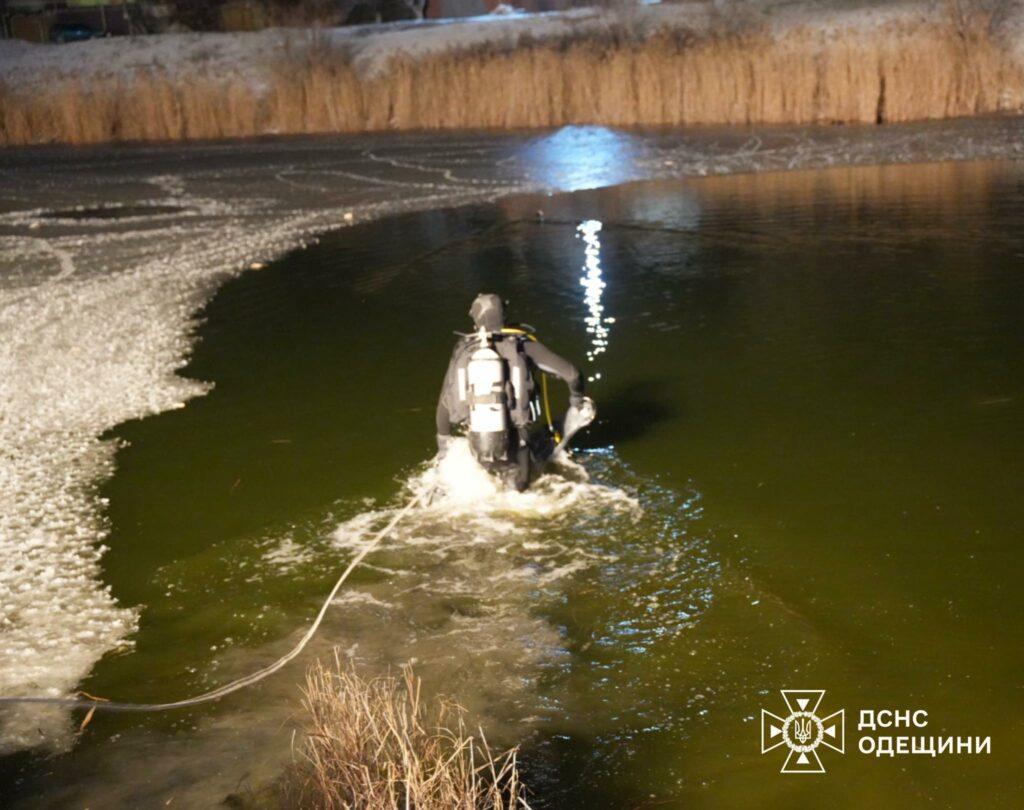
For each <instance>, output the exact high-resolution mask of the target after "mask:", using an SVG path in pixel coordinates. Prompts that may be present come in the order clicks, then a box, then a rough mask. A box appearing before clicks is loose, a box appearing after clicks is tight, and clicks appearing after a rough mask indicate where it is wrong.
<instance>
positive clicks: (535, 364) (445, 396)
mask: <svg viewBox="0 0 1024 810" xmlns="http://www.w3.org/2000/svg"><path fill="white" fill-rule="evenodd" d="M519 345H520V351H521V352H522V354H524V355H525V356H526V360H527V368H528V369H529V374H530V377H531V379H532V380H534V381H535V380H536V378H537V371H538V370H539V371H543V372H545V373H547V374H551V375H553V376H555V377H558V378H559V379H560V380H562V381H564V382H565V383H566V385H568V386H569V401H570V403H571V404H572V405H574V406H577V407H578V406H579V405H580V403H582V402H583V393H584V384H583V375H582V374H580V371H579V369H578V368H576V366H574V365H573V364H572V363H570V362H569V361H568V360H566V359H565V358H564V357H560V356H559V355H557V354H555V353H554V352H553V351H551V349H549V348H548V347H547V346H545V345H544V344H543V343H539V342H538V341H535V340H527V339H520V340H519ZM458 354H459V353H458V351H456V353H455V354H454V355H453V356H452V360H451V362H450V363H449V366H448V373H447V374H446V375H445V385H444V386H443V387H442V389H441V396H440V398H439V399H438V401H437V417H436V421H437V435H438V436H439V437H445V436H450V435H451V432H452V425H453V424H464V423H465V422H466V419H465V418H464V417H463V418H457V419H455V420H454V421H453V418H452V413H453V411H455V410H456V407H455V404H454V403H453V401H452V396H453V393H452V385H451V381H452V380H453V379H454V376H455V366H456V365H457V363H458V362H459V359H458ZM531 389H536V384H535V383H534V384H532V385H531ZM533 424H535V423H532V424H523V425H519V426H516V427H515V428H513V437H512V439H513V441H512V442H511V443H510V453H509V455H510V456H511V458H509V459H508V461H507V462H505V466H506V467H512V468H513V469H511V470H509V472H511V473H512V483H513V485H514V486H515V488H516V489H518V490H520V491H521V490H523V489H526V487H527V486H528V485H529V483H530V479H531V477H532V474H533V473H534V472H535V471H536V470H538V469H539V467H540V466H541V465H542V464H543V463H544V462H545V461H547V459H548V457H549V456H550V455H551V452H552V450H553V449H554V445H553V443H552V441H551V438H550V436H548V434H547V431H543V432H540V431H536V430H532V429H531V428H532V427H533ZM495 471H498V472H500V471H501V470H495Z"/></svg>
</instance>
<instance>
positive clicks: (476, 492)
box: [333, 438, 642, 581]
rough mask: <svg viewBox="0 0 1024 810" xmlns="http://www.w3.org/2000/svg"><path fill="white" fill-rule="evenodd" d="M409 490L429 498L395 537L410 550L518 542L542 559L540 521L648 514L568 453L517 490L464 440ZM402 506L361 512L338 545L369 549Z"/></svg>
mask: <svg viewBox="0 0 1024 810" xmlns="http://www.w3.org/2000/svg"><path fill="white" fill-rule="evenodd" d="M403 493H404V495H403V497H404V498H406V499H411V498H415V497H421V498H423V501H424V503H423V505H421V506H418V507H416V508H414V509H413V510H412V511H410V512H409V514H408V515H407V516H406V517H405V518H404V519H403V521H402V522H401V523H400V524H399V525H398V526H397V527H396V529H395V530H394V532H393V537H394V538H396V542H398V543H399V544H401V545H403V546H419V547H422V546H429V545H439V544H442V545H447V546H451V545H459V544H461V545H479V544H486V545H489V546H490V547H491V548H493V549H494V550H495V551H497V552H501V553H504V552H507V550H508V548H507V545H506V544H507V543H509V542H510V541H511V542H514V543H515V546H516V548H517V549H519V550H521V551H524V552H526V553H527V554H529V555H531V556H534V557H537V558H539V559H542V558H543V557H544V555H545V553H546V552H549V551H550V550H551V548H550V546H548V545H546V544H544V543H542V542H536V541H529V540H527V539H526V538H528V537H529V536H530V534H531V533H533V532H534V531H538V532H539V531H540V529H537V528H535V527H533V526H531V522H533V521H537V520H543V521H545V523H546V524H550V522H551V521H554V520H557V519H558V518H560V517H565V516H571V515H572V514H574V513H579V512H580V511H582V510H586V511H588V512H590V513H599V512H605V513H614V514H616V515H619V516H627V517H629V518H631V519H635V518H637V517H638V516H639V515H640V514H641V513H642V509H641V507H640V504H639V502H638V501H637V500H636V498H635V497H634V496H632V495H630V494H629V493H627V492H625V491H624V490H622V489H618V488H616V487H613V486H608V485H605V484H598V483H594V482H592V481H591V480H590V478H589V476H588V475H587V472H586V470H585V469H584V468H583V467H582V466H581V465H579V464H577V463H575V462H574V461H572V460H571V459H569V458H568V457H567V456H564V455H563V456H562V457H561V458H560V459H558V460H557V461H556V462H555V465H554V467H553V469H552V470H551V471H550V472H548V473H547V474H545V475H543V476H541V478H540V479H539V480H538V481H536V482H535V483H534V484H533V486H531V487H530V488H529V489H528V490H526V491H525V492H516V491H515V490H514V489H510V488H508V487H506V486H504V485H502V484H501V483H500V482H499V481H498V480H497V479H496V478H495V477H494V476H492V475H490V474H489V473H487V471H486V470H484V468H483V467H481V466H480V465H479V464H478V463H477V462H476V460H475V459H474V458H473V455H472V452H471V451H470V448H469V442H468V441H467V440H466V439H464V438H457V439H454V440H453V441H452V443H451V445H450V447H449V449H448V451H447V453H446V454H445V455H444V456H443V457H441V458H435V459H434V460H433V461H431V462H430V463H429V464H427V465H426V466H425V468H424V469H423V470H421V471H420V472H418V473H416V474H414V475H413V476H411V477H410V478H409V479H408V480H407V481H406V482H405V485H404V487H403ZM398 508H400V507H388V508H382V509H369V510H367V511H364V512H361V513H359V514H357V515H355V516H354V517H352V518H350V519H349V520H347V521H345V522H344V523H342V524H341V525H340V526H339V527H338V528H337V529H336V530H335V531H334V534H333V540H334V543H335V545H336V546H339V547H344V548H351V549H354V550H359V549H362V548H364V547H365V546H366V544H368V543H369V542H371V541H372V539H373V536H374V532H376V530H377V529H379V528H380V527H381V525H382V524H383V523H384V522H386V521H387V520H388V519H389V518H390V517H391V516H392V515H393V514H395V510H396V509H398ZM389 542H392V541H389ZM581 564H582V563H581V562H580V560H573V561H572V562H571V563H569V564H567V565H563V566H560V567H559V568H558V569H557V573H556V569H554V568H553V569H551V570H549V571H546V572H545V573H544V574H542V575H541V577H542V578H544V581H553V580H554V579H557V578H559V577H561V576H562V575H564V574H568V573H571V572H572V571H575V570H579V567H580V565H581Z"/></svg>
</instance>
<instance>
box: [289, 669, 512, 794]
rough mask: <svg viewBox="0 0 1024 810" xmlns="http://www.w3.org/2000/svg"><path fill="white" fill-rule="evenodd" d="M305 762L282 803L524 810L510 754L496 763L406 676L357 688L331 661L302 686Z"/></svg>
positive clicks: (459, 715) (356, 679)
mask: <svg viewBox="0 0 1024 810" xmlns="http://www.w3.org/2000/svg"><path fill="white" fill-rule="evenodd" d="M303 706H304V708H305V710H306V714H307V729H306V737H305V742H304V744H303V747H302V755H303V762H301V763H300V764H298V765H297V766H296V767H295V769H294V771H293V773H292V774H291V775H290V777H289V778H288V779H287V780H285V783H284V787H283V795H282V797H281V803H282V804H283V805H284V806H292V807H303V808H306V807H317V808H328V809H329V810H341V809H342V808H345V810H349V809H350V808H352V809H354V808H359V810H398V808H408V807H415V808H417V810H442V809H443V810H452V809H455V810H478V809H480V808H487V810H511V809H512V808H519V807H522V808H527V810H528V807H529V806H528V805H527V804H526V801H525V799H524V791H523V787H522V785H521V783H520V782H519V772H518V767H517V762H516V750H515V749H513V750H511V751H509V752H507V753H504V754H495V753H494V752H492V751H491V749H490V748H489V747H488V745H487V741H486V739H485V738H484V736H483V732H482V731H481V732H480V735H479V739H477V738H475V737H474V736H472V735H470V734H469V733H468V731H467V729H466V720H465V716H466V715H465V711H464V710H463V709H462V708H461V707H460V706H458V705H457V704H455V703H452V702H450V701H447V700H443V699H438V700H435V701H427V700H426V699H424V698H423V696H422V694H421V684H420V681H419V679H418V678H416V677H415V676H414V675H413V673H412V670H411V669H410V668H408V667H406V668H405V669H404V670H403V676H402V677H401V678H394V677H380V678H373V679H364V678H362V677H360V676H358V675H357V674H356V673H355V672H353V671H352V670H351V669H350V668H347V667H346V666H344V665H342V664H340V663H338V662H336V665H335V667H334V668H333V669H331V668H328V667H325V666H324V665H323V664H320V663H317V664H316V665H314V666H313V667H312V669H311V670H310V671H309V673H308V675H307V679H306V688H305V700H304V701H303Z"/></svg>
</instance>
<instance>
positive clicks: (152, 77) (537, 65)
mask: <svg viewBox="0 0 1024 810" xmlns="http://www.w3.org/2000/svg"><path fill="white" fill-rule="evenodd" d="M47 84H48V86H50V87H52V88H53V89H51V90H49V91H42V92H40V91H38V90H37V89H32V90H31V91H19V90H16V89H14V88H11V87H6V88H5V87H3V86H2V85H0V145H13V144H28V143H47V142H61V143H73V144H82V143H96V142H103V141H121V140H178V139H182V138H223V137H233V136H250V135H258V134H266V133H277V134H290V133H295V134H298V133H342V132H368V131H380V130H412V129H486V128H503V129H504V128H528V127H554V126H562V125H565V124H605V125H623V126H628V125H648V126H663V125H668V126H680V125H690V124H811V123H837V124H838V123H842V124H845V123H884V122H898V121H912V120H922V119H933V118H949V117H957V116H969V115H977V114H987V113H997V112H1005V111H1020V110H1021V109H1022V108H1024V66H1022V65H1021V63H1020V62H1019V61H1017V60H1016V59H1015V58H1014V57H1013V56H1012V54H1011V53H1010V52H1009V50H1008V49H1007V48H1006V47H1004V45H1003V44H1002V43H1001V41H1000V39H999V37H998V36H997V34H996V33H995V32H994V31H993V30H992V25H991V20H990V19H989V18H987V17H978V16H975V17H968V18H966V19H965V18H963V17H962V16H961V17H957V16H955V15H950V16H949V18H948V19H946V20H932V21H919V22H908V21H904V22H901V23H893V24H890V25H888V26H885V27H881V28H879V29H877V30H875V31H873V32H872V33H871V34H870V35H868V34H865V33H864V32H857V31H852V32H836V33H833V34H826V33H823V32H813V31H809V30H802V29H794V30H790V31H789V32H787V33H784V34H777V35H772V34H770V33H769V32H767V31H765V30H762V29H758V28H756V27H751V26H732V27H730V26H712V27H711V28H710V29H708V30H706V31H703V32H699V33H698V32H694V31H691V30H664V29H662V30H659V31H655V32H653V33H647V34H638V33H637V31H636V30H635V29H634V28H632V27H628V26H625V25H623V26H619V27H618V28H615V27H612V28H610V29H607V30H606V31H604V32H603V33H602V34H595V33H593V32H590V33H581V34H578V35H572V36H569V37H565V38H561V39H551V38H548V39H539V40H538V39H533V40H531V39H528V38H523V39H521V40H520V41H519V42H518V43H517V44H516V45H515V46H514V47H509V48H504V49H494V48H486V49H485V48H475V49H464V50H455V51H450V52H447V53H443V54H435V55H430V56H425V57H423V58H420V59H413V58H411V57H408V56H396V57H395V58H393V59H392V60H391V61H390V62H389V63H388V65H387V67H386V69H385V70H384V71H382V72H381V73H379V74H375V75H372V76H367V75H362V74H361V73H360V72H359V71H358V70H357V69H356V68H355V67H354V66H353V65H352V64H351V62H350V60H349V59H348V57H347V56H346V54H345V53H344V52H342V51H340V50H337V49H332V48H331V47H330V46H329V45H328V44H325V43H324V42H323V40H322V39H321V38H318V37H317V36H315V35H313V36H311V37H309V38H308V39H307V40H306V41H305V42H303V43H301V44H300V45H298V46H294V47H292V48H289V49H286V50H285V52H284V53H283V54H282V55H280V56H278V57H275V58H274V60H273V61H272V64H271V67H270V68H269V70H268V71H267V77H266V80H265V82H264V83H263V85H262V87H260V88H256V87H254V86H253V85H252V84H250V83H249V82H247V81H246V80H244V79H242V78H238V77H226V78H225V77H209V76H204V75H201V74H196V75H186V74H180V75H179V74H174V75H170V74H166V73H164V72H161V71H160V70H158V69H152V70H143V71H140V72H138V73H137V74H136V75H135V76H134V77H132V78H130V79H126V80H111V81H110V82H108V83H106V84H102V83H99V82H93V83H91V84H86V83H84V82H82V81H79V80H75V79H55V80H54V81H51V82H49V83H47Z"/></svg>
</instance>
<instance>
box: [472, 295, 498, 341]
mask: <svg viewBox="0 0 1024 810" xmlns="http://www.w3.org/2000/svg"><path fill="white" fill-rule="evenodd" d="M469 317H471V318H472V319H473V326H475V327H476V328H477V329H479V328H480V327H483V328H484V329H486V330H487V331H488V332H497V331H499V330H500V329H501V328H502V327H503V326H504V325H505V305H504V304H503V303H502V301H501V297H500V296H497V295H494V294H493V293H480V295H478V296H477V297H476V298H475V299H473V305H472V306H471V307H470V308H469Z"/></svg>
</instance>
